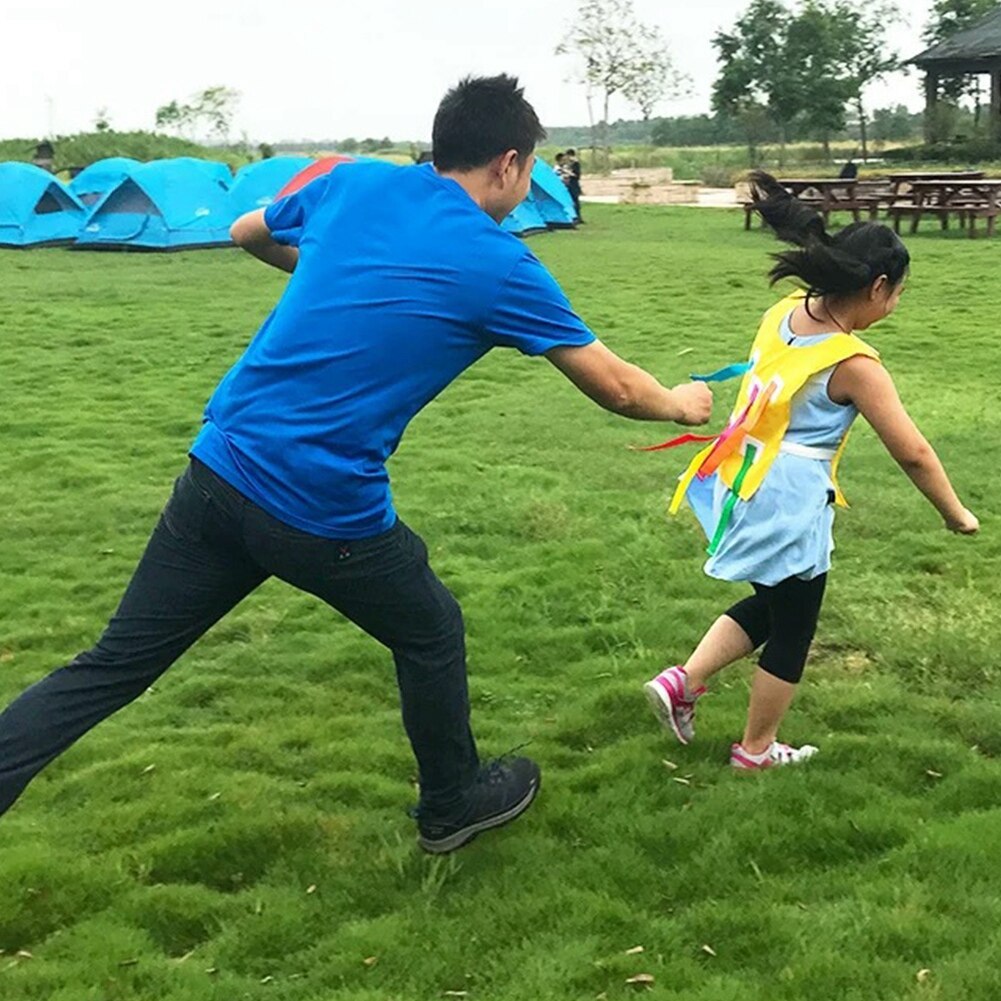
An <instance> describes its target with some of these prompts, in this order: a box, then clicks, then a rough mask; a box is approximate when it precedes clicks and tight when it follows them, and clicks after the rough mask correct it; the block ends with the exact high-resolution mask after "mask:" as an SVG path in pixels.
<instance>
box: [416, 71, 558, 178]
mask: <svg viewBox="0 0 1001 1001" xmlns="http://www.w3.org/2000/svg"><path fill="white" fill-rule="evenodd" d="M545 137H546V130H545V129H544V128H543V127H542V125H541V124H540V123H539V118H538V116H537V115H536V114H535V109H534V108H533V107H532V106H531V105H530V104H529V103H528V101H526V100H525V95H524V92H523V91H522V88H521V87H519V86H518V78H517V77H513V76H508V75H507V74H506V73H502V74H501V75H500V76H480V77H472V76H467V77H466V78H465V79H464V80H460V81H459V83H458V84H457V85H456V86H455V87H453V88H452V89H451V90H450V91H449V92H448V93H447V94H446V95H445V96H444V97H443V98H442V102H441V104H440V105H438V111H437V113H436V114H435V116H434V128H433V130H432V133H431V145H432V146H433V152H434V165H435V166H436V167H437V168H438V169H439V170H474V169H475V168H477V167H483V166H485V165H486V164H488V163H489V162H490V161H491V160H493V159H494V157H497V156H501V155H502V154H503V153H506V152H507V151H508V150H511V149H513V150H517V151H518V155H519V156H520V157H521V158H522V159H524V158H525V157H527V156H529V155H530V154H531V153H532V151H533V150H534V149H535V145H536V143H538V142H539V141H540V140H542V139H545Z"/></svg>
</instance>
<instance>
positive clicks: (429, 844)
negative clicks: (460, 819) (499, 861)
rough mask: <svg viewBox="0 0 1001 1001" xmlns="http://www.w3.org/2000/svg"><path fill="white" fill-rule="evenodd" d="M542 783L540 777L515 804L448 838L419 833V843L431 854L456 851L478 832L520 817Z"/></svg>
mask: <svg viewBox="0 0 1001 1001" xmlns="http://www.w3.org/2000/svg"><path fill="white" fill-rule="evenodd" d="M541 785H542V779H541V777H540V778H538V779H536V780H535V781H534V782H533V783H532V787H531V788H530V789H529V790H528V792H527V793H525V795H524V796H523V797H522V798H521V799H520V800H519V801H518V802H517V803H515V804H514V806H512V807H509V808H508V809H507V810H505V811H504V812H503V813H498V814H496V815H495V816H493V817H487V818H485V819H483V820H478V821H477V822H476V823H475V824H470V825H469V826H468V827H463V828H462V829H461V830H458V831H456V832H455V833H454V834H450V835H449V836H448V837H447V838H437V839H435V840H433V841H432V840H431V839H430V838H425V837H423V836H421V835H418V837H417V844H419V845H420V846H421V848H423V849H424V851H426V852H428V853H429V854H431V855H447V854H448V853H449V852H454V851H455V850H456V848H461V847H462V846H463V845H468V844H469V842H470V841H472V840H473V838H475V837H476V836H477V835H478V834H482V833H483V832H484V831H490V830H493V828H495V827H503V826H504V825H505V824H509V823H511V821H512V820H516V819H517V818H518V817H520V816H521V815H522V814H523V813H524V812H525V811H526V810H527V809H528V808H529V807H530V806H531V805H532V801H533V800H534V799H535V797H536V796H537V795H538V794H539V788H540V786H541Z"/></svg>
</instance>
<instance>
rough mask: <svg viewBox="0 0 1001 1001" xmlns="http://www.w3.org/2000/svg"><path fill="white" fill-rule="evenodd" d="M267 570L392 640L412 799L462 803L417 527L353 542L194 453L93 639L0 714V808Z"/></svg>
mask: <svg viewBox="0 0 1001 1001" xmlns="http://www.w3.org/2000/svg"><path fill="white" fill-rule="evenodd" d="M270 576H275V577H279V578H281V579H282V580H284V581H287V582H288V583H289V584H292V585H293V586H294V587H297V588H300V589H301V590H303V591H308V592H309V593H310V594H315V595H316V596H317V597H318V598H320V599H322V600H323V601H325V602H326V603H327V604H328V605H330V606H331V607H333V608H335V609H336V610H337V611H338V612H340V613H341V614H343V615H345V616H347V618H349V619H350V620H351V621H352V622H354V623H356V624H357V625H358V626H360V627H361V628H362V629H364V630H365V632H367V633H368V634H369V635H370V636H373V637H375V639H377V640H378V641H379V642H380V643H382V644H384V645H385V646H387V647H388V648H389V649H390V650H391V651H392V653H393V659H394V660H395V662H396V678H397V682H398V684H399V688H400V696H401V699H402V703H403V723H404V726H405V727H406V731H407V735H408V737H409V738H410V743H411V746H412V747H413V750H414V754H415V755H416V757H417V764H418V767H419V771H420V783H421V809H422V811H426V813H427V814H428V815H430V816H433V817H441V818H448V817H450V816H452V815H454V814H457V813H459V812H461V810H462V809H463V806H464V803H465V794H466V792H467V791H468V790H469V788H470V787H471V786H472V784H473V782H474V780H475V778H476V774H477V771H478V768H479V760H478V758H477V754H476V745H475V743H474V741H473V736H472V733H471V731H470V729H469V696H468V690H467V686H466V656H465V637H464V629H463V622H462V612H461V611H460V609H459V605H458V603H457V602H456V600H455V598H453V597H452V595H451V594H450V593H449V591H448V589H447V588H446V587H445V585H444V584H442V582H441V581H440V580H439V579H438V578H437V577H436V576H435V574H434V572H433V571H432V570H431V568H430V566H429V565H428V552H427V547H426V546H425V545H424V543H423V541H422V540H421V539H420V537H419V536H417V535H415V534H414V533H413V532H412V531H410V529H409V528H407V527H406V525H404V524H403V522H401V521H398V522H397V523H396V524H395V526H394V527H393V528H391V529H390V530H389V531H388V532H385V533H383V534H382V535H377V536H374V537H373V538H369V539H360V540H357V539H354V540H347V541H338V540H331V539H324V538H321V537H319V536H315V535H310V534H308V533H306V532H300V531H298V530H297V529H295V528H292V527H290V526H288V525H286V524H284V523H283V522H281V521H278V520H277V519H276V518H273V517H271V515H269V514H268V513H267V512H265V511H263V510H262V509H261V508H260V507H258V506H257V505H256V504H254V503H252V502H251V501H250V500H248V499H247V498H246V497H244V496H243V494H241V493H239V492H238V491H237V490H235V489H234V488H233V487H231V486H230V485H229V484H228V483H226V482H225V481H224V480H222V479H221V478H220V477H218V476H217V475H216V474H215V473H214V472H212V470H210V469H209V468H208V467H207V466H205V465H203V464H202V463H200V462H198V460H196V459H193V460H192V462H191V465H189V467H188V468H187V470H185V472H184V474H183V475H182V476H181V477H180V478H179V479H178V480H177V482H176V484H175V485H174V492H173V494H172V496H171V498H170V500H169V502H168V503H167V506H166V508H165V509H164V511H163V514H162V515H161V517H160V520H159V522H158V523H157V525H156V528H155V529H154V530H153V535H152V536H151V538H150V540H149V543H148V544H147V546H146V551H145V552H144V553H143V556H142V558H141V559H140V561H139V565H138V566H137V567H136V570H135V573H134V575H133V577H132V580H131V581H130V583H129V585H128V587H127V589H126V591H125V595H124V597H123V598H122V601H121V604H120V605H119V607H118V610H117V611H116V612H115V615H114V617H113V618H112V619H111V622H110V623H109V624H108V627H107V629H106V630H105V632H104V635H103V636H102V637H101V639H100V640H99V641H98V643H97V646H95V647H94V648H93V649H92V650H89V651H87V652H86V653H82V654H80V655H79V656H78V657H76V658H75V659H74V660H73V662H72V663H71V664H69V665H68V666H67V667H63V668H61V669H60V670H58V671H55V672H54V673H52V674H50V675H49V676H48V677H47V678H44V679H43V680H42V681H40V682H38V683H37V684H36V685H33V686H32V687H31V688H29V689H28V690H27V691H26V692H24V694H22V695H21V696H20V698H18V699H17V700H16V701H14V702H13V703H12V704H11V705H10V706H8V707H7V709H6V710H5V711H4V712H3V713H2V714H0V814H2V813H3V812H4V811H6V810H7V809H8V807H10V805H11V804H12V803H13V802H14V800H15V799H17V797H18V796H19V795H20V794H21V792H22V791H23V790H24V788H25V786H27V784H28V783H29V782H30V781H31V779H32V778H34V776H35V775H36V774H37V773H38V772H39V771H40V770H41V769H42V768H44V767H45V765H47V764H48V763H49V762H50V761H51V760H52V759H53V758H55V757H56V756H57V755H58V754H60V753H61V752H62V751H64V750H65V749H66V748H67V747H69V746H70V744H72V743H73V742H74V741H75V740H77V739H78V738H79V737H82V736H83V735H84V734H85V733H86V732H87V731H88V730H90V729H91V727H93V726H95V725H96V724H97V723H100V722H101V720H103V719H105V718H106V717H107V716H110V715H111V713H113V712H115V711H116V710H118V709H121V708H122V706H125V705H127V704H128V703H129V702H131V701H132V700H133V699H135V698H137V697H138V696H139V695H141V694H142V693H143V692H144V691H145V690H146V689H147V688H148V687H149V686H150V685H151V684H153V682H154V681H156V679H157V678H158V677H159V676H160V675H161V674H163V672H164V671H166V669H167V668H168V667H170V665H171V664H173V663H174V661H175V660H177V658H178V657H180V656H181V654H182V653H184V651H185V650H187V649H188V647H189V646H191V644H192V643H194V642H195V640H197V639H198V638H199V637H200V636H202V635H203V634H204V633H205V632H206V631H207V630H208V629H209V628H210V627H211V626H212V625H213V624H214V623H216V622H217V621H218V620H219V619H221V618H222V617H223V616H224V615H225V614H226V613H227V612H228V611H230V609H232V608H233V607H234V606H235V605H236V604H238V603H239V602H240V601H241V600H242V599H243V598H245V597H246V596H247V595H248V594H250V592H251V591H253V590H254V589H255V588H256V587H258V586H259V585H260V584H261V583H263V581H265V580H266V579H267V578H268V577H270Z"/></svg>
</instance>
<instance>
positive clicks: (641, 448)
mask: <svg viewBox="0 0 1001 1001" xmlns="http://www.w3.org/2000/svg"><path fill="white" fill-rule="evenodd" d="M717 437H719V436H718V435H715V434H682V435H678V437H677V438H672V439H671V440H670V441H665V442H663V443H662V444H660V445H630V446H629V448H630V450H631V451H633V452H660V451H662V450H663V449H665V448H675V447H676V446H677V445H688V444H690V443H691V442H694V441H715V440H716V439H717Z"/></svg>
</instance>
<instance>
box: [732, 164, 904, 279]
mask: <svg viewBox="0 0 1001 1001" xmlns="http://www.w3.org/2000/svg"><path fill="white" fill-rule="evenodd" d="M749 180H750V182H751V198H752V199H753V201H754V208H755V209H756V210H757V211H758V212H759V213H760V214H761V217H762V218H763V219H764V220H765V222H766V223H768V225H769V226H771V228H772V229H773V230H775V235H776V236H777V237H778V238H779V239H780V240H783V241H785V242H786V243H792V244H795V246H796V247H798V248H799V249H798V250H786V251H783V252H782V253H780V254H773V255H772V256H773V257H774V258H775V266H774V267H773V268H772V269H771V271H770V272H769V273H768V274H769V277H770V278H771V280H772V284H773V285H774V284H775V283H776V282H778V281H781V280H782V279H783V278H793V279H796V280H797V281H798V282H799V283H800V284H801V285H803V287H804V288H805V289H806V291H807V295H808V297H810V298H818V297H820V296H823V295H833V296H842V295H851V294H852V293H854V292H859V291H861V290H862V289H864V288H867V287H868V286H869V285H871V284H872V283H873V282H874V281H875V280H876V279H877V278H879V276H880V275H886V277H887V280H888V281H889V282H890V284H891V285H899V284H900V282H901V281H902V280H903V278H904V275H906V274H907V269H908V267H909V266H910V263H911V255H910V254H909V253H908V252H907V248H906V247H905V246H904V244H903V241H902V240H901V239H900V237H899V236H897V234H896V233H894V232H893V230H892V229H890V228H889V226H883V225H880V224H879V223H875V222H857V223H854V224H853V225H851V226H846V227H845V228H844V229H842V230H839V231H838V232H837V233H836V234H834V235H833V236H832V235H831V234H830V233H828V232H827V227H826V226H825V225H824V220H823V219H822V218H821V216H820V214H819V213H818V212H815V211H814V210H813V209H812V208H810V206H809V205H805V204H804V203H803V202H801V201H800V200H799V199H798V198H794V197H793V196H792V195H790V194H789V192H788V191H786V189H785V188H784V187H783V186H782V185H781V184H780V183H779V182H778V181H777V180H775V178H774V177H772V175H771V174H767V173H765V172H764V171H763V170H755V171H753V172H752V173H751V175H750V178H749Z"/></svg>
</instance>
